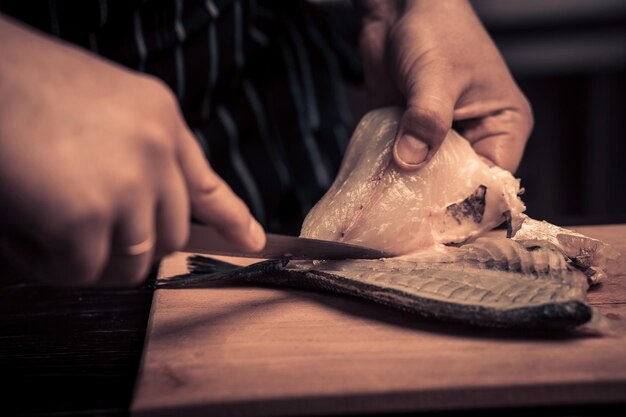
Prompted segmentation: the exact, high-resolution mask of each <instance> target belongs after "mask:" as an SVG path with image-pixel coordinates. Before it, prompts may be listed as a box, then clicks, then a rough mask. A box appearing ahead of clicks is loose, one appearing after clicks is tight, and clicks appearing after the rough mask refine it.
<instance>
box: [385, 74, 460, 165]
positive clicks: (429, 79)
mask: <svg viewBox="0 0 626 417" xmlns="http://www.w3.org/2000/svg"><path fill="white" fill-rule="evenodd" d="M442 74H443V71H439V70H438V69H437V68H425V69H419V70H411V71H409V72H408V73H407V74H406V75H405V77H404V81H403V83H404V85H405V91H406V92H407V97H406V103H407V107H406V110H405V112H404V114H403V115H402V118H401V119H400V123H399V126H398V132H397V133H396V139H395V142H394V147H393V157H394V160H395V162H396V164H397V165H399V166H400V167H401V168H403V169H406V170H416V169H419V168H421V167H422V166H424V165H425V164H426V163H427V162H428V161H429V160H430V159H431V158H432V157H433V156H434V154H435V153H436V152H437V150H438V149H439V147H440V146H441V143H442V142H443V140H444V138H445V137H446V135H447V133H448V130H450V127H451V126H452V118H453V112H454V105H455V102H456V99H457V97H458V94H454V92H453V91H452V90H451V87H450V85H449V84H450V83H446V81H445V80H444V78H443V77H442Z"/></svg>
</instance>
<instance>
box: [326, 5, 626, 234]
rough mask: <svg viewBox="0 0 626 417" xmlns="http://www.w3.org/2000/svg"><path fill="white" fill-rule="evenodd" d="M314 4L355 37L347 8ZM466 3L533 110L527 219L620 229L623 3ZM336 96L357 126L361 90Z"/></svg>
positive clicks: (525, 180)
mask: <svg viewBox="0 0 626 417" xmlns="http://www.w3.org/2000/svg"><path fill="white" fill-rule="evenodd" d="M318 3H320V4H321V5H322V6H323V7H325V8H327V9H329V11H330V14H331V15H332V16H334V18H336V19H337V22H338V23H339V25H338V26H339V27H340V28H342V30H344V31H346V33H347V35H348V36H349V37H352V38H353V39H355V38H356V33H357V31H358V28H357V22H356V20H355V19H354V15H353V12H352V10H351V6H350V2H349V1H339V0H330V1H328V0H327V1H318ZM472 4H473V5H474V8H475V10H476V11H477V13H478V15H479V16H480V18H481V20H482V22H483V24H484V25H485V26H486V28H487V30H488V32H489V33H490V34H491V36H492V37H493V39H494V41H495V43H496V45H497V46H498V47H499V49H500V51H501V53H502V55H503V56H504V58H505V60H506V61H507V63H508V65H509V68H510V69H511V72H512V73H513V76H514V78H515V79H516V81H517V82H518V84H519V86H520V88H521V89H522V91H523V92H524V93H525V94H526V96H527V97H528V99H529V100H530V102H531V104H532V106H533V110H534V116H535V128H534V131H533V133H532V135H531V137H530V140H529V143H528V146H527V148H526V152H525V154H524V159H523V161H522V164H521V166H520V168H519V170H518V171H517V172H516V176H517V177H519V178H521V180H522V186H523V187H524V188H525V189H526V193H525V194H524V196H523V199H524V201H525V203H526V205H527V207H528V209H527V214H529V215H530V216H531V217H535V218H537V219H544V220H548V221H550V222H552V223H556V224H561V225H576V224H607V223H623V222H626V126H625V122H624V120H625V118H626V76H625V75H626V1H623V0H524V1H502V0H474V1H472ZM441 24H446V23H445V22H442V23H441ZM346 91H347V93H348V95H349V103H350V107H351V111H352V115H353V117H354V120H355V121H358V120H359V119H360V117H361V116H362V115H363V114H364V112H366V111H367V108H366V96H365V91H364V89H363V85H361V84H347V85H346Z"/></svg>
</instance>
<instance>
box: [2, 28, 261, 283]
mask: <svg viewBox="0 0 626 417" xmlns="http://www.w3.org/2000/svg"><path fill="white" fill-rule="evenodd" d="M0 50H2V53H3V59H2V60H1V62H0V96H1V97H2V106H1V107H0V238H1V242H0V243H2V245H1V246H0V248H1V251H0V256H1V257H2V258H4V260H5V261H8V262H9V263H10V264H12V266H13V267H14V268H15V269H16V270H17V272H18V273H22V274H23V275H25V276H26V277H28V278H34V279H38V280H40V281H45V282H48V283H51V284H54V285H94V284H96V283H97V284H101V285H115V286H128V285H133V284H137V283H139V282H140V281H141V280H143V278H144V277H145V275H146V273H147V271H148V269H149V267H150V264H151V261H152V260H153V259H154V258H157V257H159V256H162V255H164V254H166V253H168V252H171V251H173V250H176V249H178V248H180V247H182V245H184V244H185V242H186V240H187V235H188V228H189V213H190V211H191V212H192V213H193V215H194V217H196V218H197V219H198V220H200V221H203V222H205V223H207V224H210V225H213V226H215V227H216V228H217V229H218V230H219V231H221V232H222V234H223V235H224V237H225V238H227V239H230V240H231V241H233V242H234V243H238V244H240V245H241V246H242V247H243V248H250V249H253V250H254V249H260V248H261V247H262V246H263V244H264V241H265V237H264V234H263V231H262V229H261V227H260V226H259V225H258V224H257V223H256V221H255V220H254V219H253V218H252V216H251V215H250V212H249V211H248V209H247V208H246V206H245V205H244V203H243V202H242V201H241V200H240V199H239V198H238V197H236V196H235V194H234V193H233V192H232V191H231V190H230V188H229V187H228V186H227V185H226V184H225V183H224V181H223V180H222V179H221V178H219V177H218V176H217V174H215V172H213V170H212V169H211V168H210V167H209V166H208V164H207V163H206V161H205V159H204V156H203V153H202V152H201V150H200V148H199V145H198V144H197V142H196V141H195V140H194V139H193V137H192V135H191V133H190V132H189V129H188V127H187V125H186V124H185V122H184V120H183V118H182V116H181V114H180V111H179V109H178V105H177V104H176V100H175V98H174V97H173V94H172V93H171V92H170V90H169V89H168V88H167V87H165V85H164V84H162V83H161V82H158V81H156V80H155V79H152V78H149V77H147V76H143V75H139V74H138V73H135V72H133V71H130V70H126V69H123V68H121V67H118V66H116V65H114V64H111V63H108V62H106V61H104V60H102V59H99V58H96V57H95V56H92V55H90V54H88V53H86V52H83V51H81V50H80V49H78V48H74V47H70V46H66V45H65V44H62V43H61V42H58V41H53V40H51V39H49V38H47V37H45V36H43V35H37V34H35V33H34V32H32V31H29V30H25V29H24V28H22V27H21V26H18V25H15V24H12V23H10V22H9V21H8V20H4V19H2V17H0Z"/></svg>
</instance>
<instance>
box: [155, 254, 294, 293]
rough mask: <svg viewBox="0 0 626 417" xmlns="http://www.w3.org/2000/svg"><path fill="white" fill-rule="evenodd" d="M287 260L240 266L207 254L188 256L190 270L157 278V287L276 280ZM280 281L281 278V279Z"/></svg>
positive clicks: (184, 286)
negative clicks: (228, 281)
mask: <svg viewBox="0 0 626 417" xmlns="http://www.w3.org/2000/svg"><path fill="white" fill-rule="evenodd" d="M285 263H286V261H285V260H271V261H263V262H259V263H256V264H252V265H249V266H245V267H242V266H239V265H234V264H231V263H228V262H223V261H218V260H216V259H212V258H208V257H206V256H200V255H192V256H189V257H188V258H187V267H188V269H189V272H188V273H186V274H182V275H176V276H173V277H169V278H162V279H159V280H157V282H156V285H155V286H156V288H200V287H203V286H206V285H207V284H209V283H213V282H218V281H227V280H238V279H239V280H245V281H261V282H265V281H269V282H274V281H275V280H276V278H277V275H285V274H281V273H280V272H281V267H282V266H283V265H284V264H285ZM279 281H280V280H279Z"/></svg>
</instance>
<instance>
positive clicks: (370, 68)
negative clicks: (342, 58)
mask: <svg viewBox="0 0 626 417" xmlns="http://www.w3.org/2000/svg"><path fill="white" fill-rule="evenodd" d="M355 6H357V9H358V11H359V12H360V15H361V20H362V32H361V36H360V43H359V48H360V51H361V55H362V58H363V64H364V71H365V81H366V87H367V90H368V94H369V97H370V104H371V106H372V107H374V108H376V107H384V106H389V105H397V104H400V105H404V106H406V110H405V113H404V115H403V117H402V119H401V120H400V125H399V127H398V132H397V135H396V139H395V143H394V152H393V156H394V159H395V161H396V163H397V165H399V166H400V167H402V168H404V169H409V170H410V169H419V168H420V167H422V166H423V165H424V164H426V163H427V162H428V161H429V160H430V159H431V158H432V157H433V155H434V154H435V152H437V150H438V148H439V146H440V145H441V142H442V141H443V139H444V138H445V136H446V133H447V131H448V129H450V128H451V127H452V126H454V128H455V129H456V130H457V131H459V133H461V135H463V136H464V137H465V138H466V139H467V140H468V141H469V142H471V144H472V146H473V147H474V150H475V151H476V152H477V153H478V154H479V155H481V156H483V157H484V158H486V159H487V160H488V162H491V163H495V164H496V165H498V166H500V167H502V168H505V169H507V170H509V171H511V172H514V171H515V170H516V169H517V167H518V165H519V162H520V160H521V157H522V154H523V152H524V147H525V145H526V141H527V139H528V136H529V134H530V131H531V130H532V126H533V118H532V111H531V108H530V105H529V103H528V101H527V100H526V98H525V97H524V95H523V94H522V93H521V92H520V90H519V88H518V87H517V85H516V84H515V81H514V80H513V78H512V77H511V74H510V73H509V71H508V69H507V67H506V64H505V62H504V60H503V59H502V57H501V56H500V53H499V52H498V50H497V48H496V46H495V45H494V44H493V42H492V40H491V39H490V37H489V35H488V34H487V32H486V31H485V29H484V28H483V26H482V25H481V23H480V21H479V20H478V18H477V16H476V15H475V14H474V12H473V10H472V8H471V5H470V4H469V2H468V1H466V0H437V1H429V0H407V1H406V2H395V1H394V2H389V1H384V0H362V1H358V0H357V1H355Z"/></svg>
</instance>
